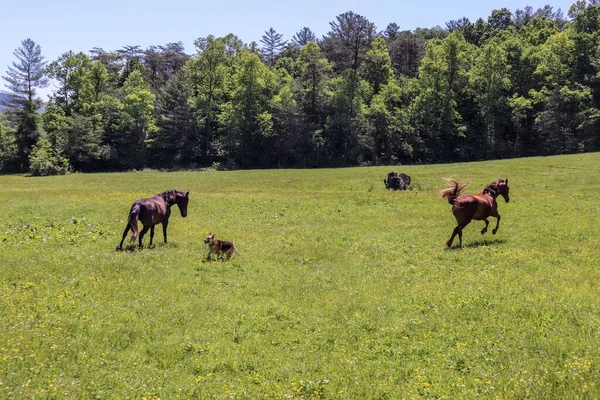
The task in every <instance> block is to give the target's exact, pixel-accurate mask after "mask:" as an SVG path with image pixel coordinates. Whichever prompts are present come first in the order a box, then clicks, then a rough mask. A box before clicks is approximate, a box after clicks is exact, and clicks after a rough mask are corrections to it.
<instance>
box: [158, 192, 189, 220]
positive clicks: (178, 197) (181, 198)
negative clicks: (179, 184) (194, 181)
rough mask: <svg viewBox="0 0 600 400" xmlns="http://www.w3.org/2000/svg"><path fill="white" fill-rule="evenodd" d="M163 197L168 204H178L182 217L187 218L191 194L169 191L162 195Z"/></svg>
mask: <svg viewBox="0 0 600 400" xmlns="http://www.w3.org/2000/svg"><path fill="white" fill-rule="evenodd" d="M161 196H162V197H163V198H164V199H165V201H166V202H167V204H168V205H169V207H170V206H172V205H173V204H177V207H179V211H180V212H181V216H182V217H184V218H185V217H187V206H188V202H189V201H190V192H186V193H184V192H181V191H179V190H174V189H173V190H168V191H166V192H164V193H162V194H161Z"/></svg>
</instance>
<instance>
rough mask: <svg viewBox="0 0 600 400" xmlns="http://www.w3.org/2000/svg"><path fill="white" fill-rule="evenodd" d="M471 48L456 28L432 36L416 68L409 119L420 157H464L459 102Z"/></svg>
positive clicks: (450, 158)
mask: <svg viewBox="0 0 600 400" xmlns="http://www.w3.org/2000/svg"><path fill="white" fill-rule="evenodd" d="M471 52H472V50H471V48H470V46H469V44H468V43H467V42H466V41H465V40H464V38H463V37H462V35H460V33H458V32H454V33H452V34H450V35H449V36H448V37H447V38H446V39H444V40H432V41H430V42H428V44H427V51H426V53H425V57H424V58H423V62H422V64H421V67H420V70H419V79H418V81H417V88H418V89H417V92H418V95H417V97H416V98H415V99H414V101H413V102H412V103H411V111H410V112H411V120H412V123H413V124H414V126H415V129H416V131H417V135H418V136H419V138H420V141H421V146H420V147H419V148H416V149H415V153H416V154H415V156H416V157H417V158H418V159H421V160H427V161H433V162H439V161H454V160H457V159H461V158H464V157H466V155H465V154H464V150H463V149H461V143H462V142H463V139H464V138H465V134H466V131H467V126H466V125H465V124H464V123H463V117H462V115H461V113H460V110H459V106H460V102H461V101H462V99H463V98H465V97H468V94H467V93H465V90H466V89H467V88H468V75H467V71H468V69H469V68H470V65H469V59H470V57H469V56H470V54H471Z"/></svg>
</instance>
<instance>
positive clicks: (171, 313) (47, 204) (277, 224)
mask: <svg viewBox="0 0 600 400" xmlns="http://www.w3.org/2000/svg"><path fill="white" fill-rule="evenodd" d="M391 170H396V171H397V172H405V173H407V174H409V175H410V176H411V177H412V184H411V189H410V190H408V191H406V192H388V191H386V190H385V189H384V185H383V182H382V181H383V178H384V177H385V176H386V174H387V172H389V171H391ZM448 176H456V177H459V178H463V179H470V180H471V182H472V183H471V186H470V187H469V188H468V189H467V192H468V193H473V192H478V191H479V190H481V188H483V186H484V185H485V184H487V183H489V182H490V181H492V180H494V179H497V178H508V179H509V183H510V187H511V193H510V194H511V201H510V203H508V204H506V203H504V201H503V200H501V199H499V212H500V214H501V215H502V222H501V225H500V229H499V231H498V234H497V235H495V236H493V235H491V229H490V231H489V232H488V233H487V234H486V235H484V236H482V235H480V233H479V231H480V230H481V228H482V227H483V223H482V222H481V221H478V222H473V223H472V224H471V225H469V226H468V227H467V228H465V230H464V235H463V248H453V249H447V248H446V246H445V245H444V241H445V240H446V239H447V238H448V237H449V235H450V233H451V232H452V229H453V228H454V226H455V220H454V217H453V216H452V214H451V212H450V205H449V204H448V203H447V202H446V201H445V200H441V199H440V198H439V197H438V191H439V190H440V189H442V188H444V182H443V180H442V178H443V177H448ZM599 176H600V154H585V155H577V156H559V157H547V158H529V159H518V160H506V161H494V162H482V163H469V164H449V165H433V166H403V167H393V168H392V167H370V168H350V169H330V170H274V171H273V170H270V171H231V172H216V171H197V172H176V173H166V172H155V171H145V172H137V173H134V172H132V173H120V174H91V175H85V174H73V175H69V176H58V177H48V178H27V177H23V176H15V175H9V176H0V204H2V206H1V207H0V398H4V399H19V398H54V399H82V398H102V399H117V398H127V399H136V398H137V399H156V398H161V399H177V398H276V399H277V398H352V399H357V398H394V399H395V398H453V399H454V398H464V399H471V398H476V397H482V398H503V399H506V398H508V399H513V398H518V399H523V398H534V399H545V398H552V399H567V398H568V399H577V398H582V399H583V398H600V289H599V288H600V239H599V235H598V232H597V231H596V228H597V226H598V222H599V218H598V217H599V215H600V202H599V201H598V199H599V197H600V179H599V178H598V177H599ZM167 189H179V190H185V191H190V198H191V199H190V204H189V209H188V211H189V215H188V217H187V218H185V219H183V218H181V217H180V215H179V212H178V210H177V209H176V208H174V209H173V215H172V217H171V220H170V225H169V243H168V244H167V245H164V244H163V243H162V231H161V229H160V227H159V229H157V233H156V236H155V241H156V243H157V245H156V246H155V247H154V248H145V249H142V250H137V249H135V250H130V251H122V252H115V251H114V249H115V247H116V246H117V244H118V243H119V240H120V237H121V233H122V231H123V229H124V227H125V220H126V218H127V213H128V211H129V207H130V205H131V203H132V202H133V201H134V200H135V199H136V198H139V197H149V196H151V195H154V194H156V193H159V192H162V191H165V190H167ZM491 223H492V224H495V220H494V219H492V220H491ZM492 226H493V225H492ZM208 232H213V233H215V234H216V235H217V237H218V238H221V239H227V240H232V241H234V242H235V243H236V245H237V247H238V249H239V250H240V252H241V253H242V255H241V256H237V257H235V258H233V259H232V260H230V261H228V262H205V261H204V258H205V257H206V251H207V249H206V246H205V245H204V244H203V242H202V241H203V238H204V237H205V236H206V234H207V233H208ZM148 239H149V236H147V237H146V243H147V240H148Z"/></svg>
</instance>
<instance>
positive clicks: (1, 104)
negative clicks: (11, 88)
mask: <svg viewBox="0 0 600 400" xmlns="http://www.w3.org/2000/svg"><path fill="white" fill-rule="evenodd" d="M6 96H7V94H6V93H5V92H0V110H4V109H5V108H6V107H5V106H4V99H5V98H6Z"/></svg>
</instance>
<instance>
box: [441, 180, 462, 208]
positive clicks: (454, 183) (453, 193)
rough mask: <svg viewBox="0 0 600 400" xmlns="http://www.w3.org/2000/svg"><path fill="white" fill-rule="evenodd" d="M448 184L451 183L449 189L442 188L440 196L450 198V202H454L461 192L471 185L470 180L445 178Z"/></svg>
mask: <svg viewBox="0 0 600 400" xmlns="http://www.w3.org/2000/svg"><path fill="white" fill-rule="evenodd" d="M444 180H445V181H446V183H447V184H449V185H450V187H449V188H448V189H444V190H440V197H441V198H442V199H448V203H450V204H454V201H455V200H456V198H457V197H458V196H460V193H461V192H462V191H463V190H465V188H466V187H467V186H469V182H460V181H458V180H456V179H454V178H445V179H444Z"/></svg>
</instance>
